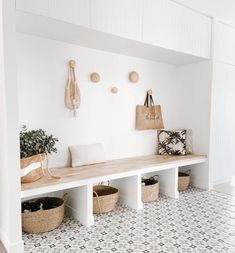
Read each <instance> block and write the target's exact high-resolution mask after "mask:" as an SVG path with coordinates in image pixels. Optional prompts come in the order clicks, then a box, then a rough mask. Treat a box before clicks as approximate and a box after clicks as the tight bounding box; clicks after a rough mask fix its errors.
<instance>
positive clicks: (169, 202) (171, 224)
mask: <svg viewBox="0 0 235 253" xmlns="http://www.w3.org/2000/svg"><path fill="white" fill-rule="evenodd" d="M23 240H24V242H25V250H26V252H40V253H44V252H45V253H50V252H53V253H61V252H69V253H77V252H82V253H83V252H86V253H88V252H90V253H93V252H100V253H106V252H107V253H108V252H110V253H111V252H116V253H119V252H120V253H122V252H123V253H124V252H126V253H130V252H134V253H140V252H142V253H148V252H159V253H160V252H161V253H164V252H165V253H174V252H188V253H190V252H196V253H205V252H219V253H222V252H229V253H233V252H234V253H235V197H233V196H230V195H225V194H223V193H218V192H215V191H210V192H208V191H202V190H199V189H195V188H191V189H189V190H188V191H187V192H185V193H181V194H180V198H179V199H178V200H175V199H170V198H166V197H164V196H162V197H161V198H160V200H159V201H158V202H154V203H148V204H145V205H144V210H143V211H138V212H137V211H133V210H131V209H129V208H127V207H125V206H118V208H117V209H116V210H115V211H114V212H112V213H109V214H105V215H98V216H96V217H95V225H94V226H93V227H91V228H86V227H84V226H82V225H81V224H80V223H79V222H77V221H74V220H73V219H71V218H65V221H64V223H63V224H62V225H61V226H60V227H59V228H58V229H56V230H54V231H52V232H48V233H43V234H37V235H31V234H24V235H23Z"/></svg>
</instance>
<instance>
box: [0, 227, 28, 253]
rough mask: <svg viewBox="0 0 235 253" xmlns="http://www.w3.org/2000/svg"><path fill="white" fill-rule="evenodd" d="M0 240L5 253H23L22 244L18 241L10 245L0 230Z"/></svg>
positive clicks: (21, 241)
mask: <svg viewBox="0 0 235 253" xmlns="http://www.w3.org/2000/svg"><path fill="white" fill-rule="evenodd" d="M0 240H1V241H2V244H3V246H4V247H5V249H6V251H7V253H23V252H24V242H23V240H20V241H18V242H15V243H10V242H9V240H8V238H7V236H6V234H5V233H4V232H3V231H2V230H0Z"/></svg>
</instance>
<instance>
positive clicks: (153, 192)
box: [142, 182, 159, 202]
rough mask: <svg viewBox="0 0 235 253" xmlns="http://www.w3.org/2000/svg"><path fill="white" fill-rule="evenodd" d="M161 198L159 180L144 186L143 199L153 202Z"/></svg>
mask: <svg viewBox="0 0 235 253" xmlns="http://www.w3.org/2000/svg"><path fill="white" fill-rule="evenodd" d="M158 198H159V182H157V183H155V184H152V185H143V186H142V201H143V202H152V201H156V200H158Z"/></svg>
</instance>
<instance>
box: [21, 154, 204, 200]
mask: <svg viewBox="0 0 235 253" xmlns="http://www.w3.org/2000/svg"><path fill="white" fill-rule="evenodd" d="M205 161H206V156H205V155H187V156H160V155H149V156H139V157H131V158H125V159H118V160H111V161H107V162H105V163H99V164H93V165H86V166H80V167H77V168H72V167H65V168H57V169H51V170H50V171H51V172H52V174H53V175H55V176H59V177H61V179H59V180H58V179H48V178H46V177H43V178H41V179H40V180H38V181H36V182H33V183H28V184H22V186H21V197H22V198H26V197H30V196H35V195H38V194H43V193H48V192H53V191H59V190H63V189H69V188H73V187H77V186H81V185H86V184H90V183H98V182H101V181H106V180H112V179H117V178H122V177H128V176H133V175H137V174H142V173H148V172H154V171H159V170H163V169H169V168H174V167H181V166H187V165H192V164H198V163H203V162H205Z"/></svg>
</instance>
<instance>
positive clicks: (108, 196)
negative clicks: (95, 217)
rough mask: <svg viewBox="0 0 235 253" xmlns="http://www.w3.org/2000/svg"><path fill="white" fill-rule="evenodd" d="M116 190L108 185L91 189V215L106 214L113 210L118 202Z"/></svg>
mask: <svg viewBox="0 0 235 253" xmlns="http://www.w3.org/2000/svg"><path fill="white" fill-rule="evenodd" d="M118 195H119V192H118V189H116V188H114V187H111V186H108V185H96V186H94V187H93V213H97V214H99V213H107V212H110V211H112V210H114V209H115V207H116V204H117V201H118Z"/></svg>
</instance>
